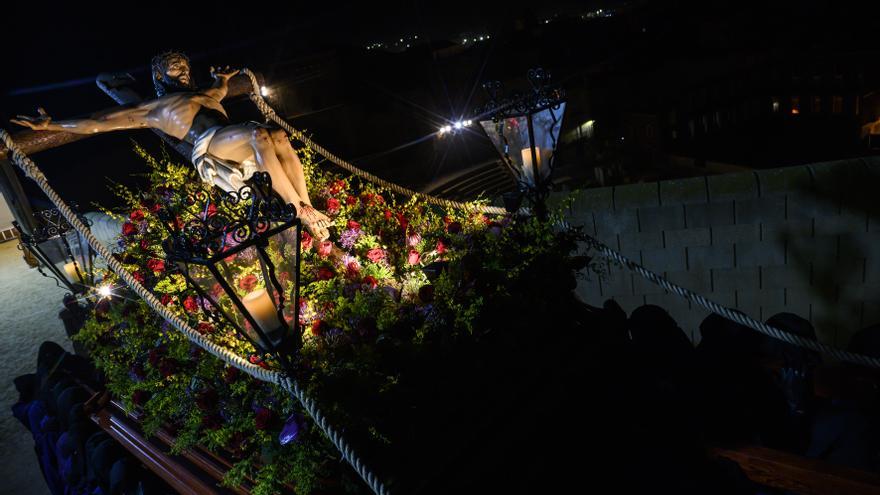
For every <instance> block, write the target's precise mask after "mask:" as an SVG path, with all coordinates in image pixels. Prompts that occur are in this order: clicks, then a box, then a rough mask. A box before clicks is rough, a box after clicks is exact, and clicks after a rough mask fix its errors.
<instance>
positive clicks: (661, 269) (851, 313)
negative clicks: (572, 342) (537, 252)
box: [569, 157, 880, 346]
mask: <svg viewBox="0 0 880 495" xmlns="http://www.w3.org/2000/svg"><path fill="white" fill-rule="evenodd" d="M878 186H880V157H869V158H862V159H853V160H845V161H837V162H826V163H816V164H811V165H803V166H798V167H789V168H780V169H769V170H758V171H753V172H742V173H734V174H725V175H715V176H708V177H697V178H689V179H681V180H668V181H661V182H653V183H641V184H632V185H624V186H617V187H608V188H599V189H589V190H585V191H581V192H579V193H578V195H577V196H576V198H575V201H574V203H573V204H572V206H571V209H570V211H569V221H570V222H571V223H573V224H576V225H583V226H584V227H585V229H586V231H587V232H588V233H590V234H591V235H593V236H595V237H596V238H598V239H599V240H600V241H602V242H604V243H605V244H607V245H609V246H610V247H612V248H613V249H616V250H618V251H620V252H621V253H623V254H624V255H625V256H627V257H629V258H630V259H633V260H635V261H637V262H639V263H641V264H642V265H643V266H645V267H646V268H648V269H650V270H652V271H655V272H657V273H660V274H662V275H664V276H666V277H667V278H669V279H670V280H672V281H673V282H676V283H678V284H679V285H682V286H684V287H686V288H688V289H691V290H693V291H695V292H698V293H701V294H703V295H705V296H707V297H708V298H710V299H713V300H714V301H716V302H718V303H721V304H724V305H726V306H728V307H731V308H736V309H739V310H741V311H743V312H745V313H747V314H748V315H750V316H752V317H754V318H756V319H760V320H762V321H763V320H766V319H767V318H769V317H770V316H772V315H774V314H776V313H779V312H783V311H786V312H791V313H795V314H798V315H800V316H803V317H804V318H808V319H809V320H810V321H811V322H812V323H813V325H814V326H815V327H816V331H817V333H818V335H819V337H820V339H821V340H822V341H823V342H825V343H828V344H832V345H836V346H846V345H847V343H848V341H849V337H850V336H851V335H852V333H854V332H855V331H857V330H858V329H860V328H863V327H865V326H868V325H872V324H877V323H880V187H878ZM578 292H579V293H580V295H581V296H582V297H583V298H584V299H585V300H586V301H587V302H588V303H590V304H593V305H597V306H598V305H601V304H602V302H603V301H604V300H606V299H615V300H616V301H618V302H619V303H620V304H621V305H622V306H623V308H624V309H625V310H627V311H632V310H633V309H635V308H636V307H638V306H640V305H642V304H657V305H660V306H663V307H664V308H666V309H667V310H668V311H669V312H670V313H671V314H672V316H673V317H674V318H675V319H676V320H677V321H678V323H679V325H680V326H681V327H682V329H684V330H685V332H686V333H688V334H689V335H691V338H692V339H693V340H694V341H695V342H696V341H699V336H700V334H699V324H700V322H701V321H702V320H703V318H705V317H706V316H707V314H708V312H707V311H705V310H703V309H702V308H698V307H693V306H692V305H690V304H689V303H688V302H687V301H685V300H683V299H681V298H679V297H677V296H675V295H672V294H667V293H666V292H665V291H664V290H663V289H661V288H659V287H657V286H655V285H653V284H651V283H650V282H647V281H646V280H644V279H643V278H642V277H640V276H638V275H635V274H633V273H631V272H630V271H628V270H626V269H624V268H622V267H615V266H612V267H610V269H609V271H608V273H606V274H605V275H604V276H602V277H597V276H595V275H591V276H590V279H589V280H585V281H581V283H580V285H579V286H578Z"/></svg>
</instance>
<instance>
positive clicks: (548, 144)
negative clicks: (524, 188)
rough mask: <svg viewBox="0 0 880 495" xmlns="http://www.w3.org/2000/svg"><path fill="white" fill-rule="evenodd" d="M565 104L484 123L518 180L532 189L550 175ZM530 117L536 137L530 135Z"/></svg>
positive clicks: (490, 137)
mask: <svg viewBox="0 0 880 495" xmlns="http://www.w3.org/2000/svg"><path fill="white" fill-rule="evenodd" d="M564 113H565V102H560V103H559V104H558V106H556V107H551V108H545V109H543V110H540V111H537V112H534V113H532V114H527V115H519V116H514V117H507V118H503V119H500V120H498V121H497V122H495V121H492V120H485V121H481V122H480V125H482V126H483V129H484V130H485V131H486V134H487V135H488V136H489V140H490V141H492V144H493V145H494V146H495V148H496V149H497V150H498V152H499V153H500V154H501V155H502V156H505V157H507V159H508V160H509V161H510V163H511V165H513V167H514V169H515V170H516V174H517V175H518V177H517V178H518V179H520V180H522V181H523V182H525V183H526V184H527V185H529V186H530V187H534V186H536V184H537V182H539V181H541V180H544V179H546V178H547V177H549V175H550V159H551V157H552V156H553V153H554V152H555V150H556V144H557V140H558V139H559V131H560V129H561V128H562V115H563V114H564ZM529 117H531V120H532V131H533V132H532V135H531V136H530V135H529ZM532 146H534V148H535V155H534V156H535V158H537V163H536V164H534V165H535V166H533V163H532V162H533V155H532Z"/></svg>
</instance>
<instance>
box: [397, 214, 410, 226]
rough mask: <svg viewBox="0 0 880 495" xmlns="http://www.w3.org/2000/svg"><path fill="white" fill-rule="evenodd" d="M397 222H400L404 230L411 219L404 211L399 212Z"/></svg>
mask: <svg viewBox="0 0 880 495" xmlns="http://www.w3.org/2000/svg"><path fill="white" fill-rule="evenodd" d="M397 222H398V223H399V224H400V228H401V229H402V230H406V227H407V226H408V225H409V220H407V219H406V217H405V216H403V213H398V214H397Z"/></svg>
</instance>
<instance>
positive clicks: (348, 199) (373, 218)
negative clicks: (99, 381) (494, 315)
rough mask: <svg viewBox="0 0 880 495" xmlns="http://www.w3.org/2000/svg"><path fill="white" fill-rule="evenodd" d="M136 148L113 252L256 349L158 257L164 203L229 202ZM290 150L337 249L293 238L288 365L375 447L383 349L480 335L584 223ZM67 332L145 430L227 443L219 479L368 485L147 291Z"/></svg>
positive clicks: (390, 435) (389, 373) (392, 439)
mask: <svg viewBox="0 0 880 495" xmlns="http://www.w3.org/2000/svg"><path fill="white" fill-rule="evenodd" d="M135 151H136V152H137V154H138V155H140V156H141V157H142V158H143V159H144V160H145V161H146V163H147V165H148V167H149V179H150V182H151V184H152V187H151V188H150V189H149V190H148V191H139V192H135V191H130V190H127V189H125V188H122V187H119V186H114V187H113V188H112V189H113V192H114V193H116V194H117V195H118V196H119V197H120V198H122V199H123V200H124V201H125V203H126V204H127V211H125V215H124V216H123V215H122V213H114V214H115V215H116V216H117V217H119V218H125V219H126V227H124V231H123V232H124V233H123V235H121V236H120V248H121V249H120V251H119V253H118V254H117V257H118V259H119V260H120V261H121V262H122V263H123V264H124V265H125V267H126V269H128V270H130V271H131V272H132V273H134V274H135V276H136V277H137V278H138V279H139V280H141V281H142V283H143V284H144V285H145V286H146V287H148V288H149V289H150V290H152V291H153V293H154V294H155V295H156V296H157V297H158V298H159V299H161V300H162V301H163V304H165V305H166V307H168V308H169V309H171V310H173V311H176V312H177V314H178V315H179V316H180V317H181V318H183V319H185V320H186V321H188V322H189V324H190V325H191V326H192V327H193V328H196V329H198V330H199V331H202V332H204V333H205V335H206V336H207V337H209V338H210V339H212V340H213V341H214V342H216V343H217V344H219V345H221V346H224V347H225V348H227V349H229V350H231V351H233V352H236V353H238V354H241V355H243V356H250V357H252V358H254V359H258V358H257V356H255V355H254V352H255V351H254V348H253V346H252V345H251V344H249V343H248V342H247V341H246V340H245V339H243V338H241V337H240V336H239V335H237V334H236V333H235V332H234V330H233V329H232V328H229V327H225V326H221V325H219V324H218V323H217V322H215V321H211V320H209V319H207V318H206V317H205V316H204V315H203V314H202V312H201V311H200V310H198V309H197V308H196V307H194V306H193V304H194V303H193V300H194V299H193V298H194V297H195V294H194V292H193V291H192V290H191V289H190V288H188V287H187V284H186V282H185V280H184V278H183V277H182V276H181V275H179V274H177V273H171V272H170V271H169V267H166V266H165V265H164V263H162V262H161V261H162V260H163V259H164V257H163V250H162V247H161V242H162V240H163V238H164V236H165V232H166V230H165V228H164V227H163V225H162V223H161V221H160V219H159V216H158V213H159V212H160V211H162V210H164V211H166V212H171V213H173V215H176V217H177V218H178V219H179V221H180V222H182V223H186V222H187V221H189V220H191V219H193V218H195V217H197V216H199V215H212V214H227V213H230V214H231V213H234V212H231V211H223V210H222V209H223V208H225V206H223V205H219V204H217V205H215V206H216V208H217V211H216V212H215V213H212V211H213V210H210V211H209V210H208V209H199V210H195V209H194V208H193V204H194V202H193V201H192V198H202V199H204V198H211V195H212V194H214V192H212V191H208V190H205V189H204V185H203V184H202V183H201V182H200V181H199V180H198V179H197V176H196V174H195V173H194V172H193V170H192V167H191V166H189V165H180V164H177V163H174V162H172V161H170V160H169V158H168V157H163V158H161V159H156V158H154V157H152V156H150V155H148V154H147V153H146V152H145V151H144V150H143V149H142V148H140V147H136V150H135ZM298 154H299V156H300V159H301V161H302V163H303V165H304V169H305V171H306V177H307V182H308V184H309V188H310V196H311V198H312V201H313V204H314V205H315V207H317V208H319V209H321V210H324V211H327V212H328V215H329V216H330V217H331V219H332V220H333V225H334V228H333V229H332V231H333V236H332V240H333V242H334V243H335V245H337V246H339V247H341V248H342V250H343V255H342V256H331V255H328V254H327V252H326V249H323V248H322V246H320V244H319V243H318V242H317V241H315V240H313V239H311V237H310V236H308V235H305V236H304V239H303V242H302V243H301V246H299V248H300V250H301V254H302V263H301V272H300V275H301V279H302V290H301V300H300V301H299V303H300V308H301V313H300V324H301V325H302V328H303V338H304V347H303V349H302V350H301V354H300V356H299V361H298V363H299V365H300V371H299V373H300V374H299V376H297V378H298V379H299V380H300V382H301V383H302V384H304V386H305V388H306V390H307V392H308V393H309V394H310V395H311V396H313V397H316V398H318V400H319V402H320V403H321V407H322V409H323V410H324V411H325V413H326V414H327V415H328V417H329V418H330V420H331V422H332V423H333V424H335V425H337V427H339V428H340V429H341V430H343V431H346V432H349V433H351V434H354V435H355V436H357V437H358V438H362V440H363V441H364V442H365V443H364V445H375V446H377V447H375V448H376V449H378V450H376V452H380V451H382V449H386V448H388V449H393V448H394V447H395V445H396V444H397V443H398V442H399V441H400V440H399V439H400V432H399V425H389V424H388V422H387V421H383V420H382V413H381V411H383V410H394V409H395V408H397V407H398V404H397V402H396V401H400V400H401V397H403V396H404V392H405V390H404V389H403V388H402V387H403V383H405V382H406V381H407V380H406V378H407V373H408V371H407V369H406V367H400V368H397V367H395V366H394V365H392V364H391V363H392V361H393V360H392V361H389V360H388V355H389V354H388V353H389V352H393V353H397V355H399V356H409V357H408V358H407V359H418V358H417V357H416V356H418V355H419V354H418V353H419V352H429V351H430V349H431V347H430V345H429V344H430V343H432V342H437V341H448V342H459V343H461V342H472V343H473V342H480V340H481V339H482V338H483V336H484V335H487V334H488V333H489V332H491V331H493V330H495V329H496V328H495V327H496V326H498V325H497V324H495V323H492V322H491V321H490V318H488V317H487V314H491V311H489V310H490V309H491V310H492V311H496V309H497V308H498V307H503V304H504V302H505V301H510V300H512V299H513V298H514V297H522V295H523V294H528V293H529V292H530V291H534V292H538V291H541V290H542V287H540V286H539V285H540V284H539V283H538V282H537V279H536V278H534V277H535V270H536V269H537V270H544V271H545V272H547V273H551V275H553V274H554V273H555V272H553V270H558V271H559V274H560V277H562V279H565V280H568V277H571V276H572V273H573V270H575V269H578V268H580V267H581V266H577V265H578V264H577V262H575V261H572V260H574V258H571V256H570V255H571V253H573V252H574V251H576V248H577V243H578V241H579V239H580V237H579V234H578V232H577V231H576V230H572V229H561V230H560V229H557V228H556V227H554V226H553V225H554V224H555V223H556V222H555V221H551V222H547V223H542V222H538V221H537V220H534V219H514V218H509V217H502V218H496V219H490V218H488V217H487V216H485V215H483V214H482V213H479V212H478V211H477V209H476V207H475V206H473V205H472V206H469V207H467V208H465V209H463V210H459V211H449V212H445V213H444V212H442V211H440V210H439V209H437V208H435V207H432V206H429V205H427V204H425V203H424V202H422V201H420V200H419V198H417V197H416V198H408V199H406V200H404V201H401V200H400V199H398V198H395V197H394V196H392V195H390V194H388V193H387V192H386V191H383V190H381V189H378V188H376V187H375V186H373V185H371V184H362V183H360V181H358V180H357V179H348V178H343V177H340V176H338V175H336V174H333V173H330V172H327V171H324V170H322V169H319V168H317V167H316V166H315V165H314V162H313V160H312V158H313V156H312V154H311V153H310V152H309V151H308V150H304V149H303V150H298ZM195 204H201V203H199V202H195ZM212 204H213V203H212ZM241 207H243V206H241ZM294 248H295V247H294ZM291 254H292V252H283V251H281V250H275V251H270V255H271V256H272V257H273V262H275V263H286V262H289V260H290V259H291ZM435 262H439V263H441V264H442V265H443V266H444V268H443V270H442V272H441V273H440V274H439V275H438V276H437V277H435V278H433V280H429V278H428V277H427V276H426V274H425V272H424V271H423V268H424V267H425V266H427V265H429V264H432V263H435ZM229 264H230V265H231V266H234V268H235V270H236V271H235V273H236V277H239V278H238V279H237V280H241V279H242V278H243V277H247V276H248V275H254V276H257V277H258V282H257V284H258V286H259V284H264V283H265V281H263V280H261V278H262V276H261V274H259V273H258V271H257V269H256V268H255V265H254V264H253V263H251V264H248V262H247V260H246V259H245V258H244V257H242V256H241V255H239V256H238V257H236V258H235V259H233V260H231V261H229ZM560 266H562V268H560ZM113 277H114V276H113V275H112V274H108V275H107V279H108V280H111V281H112V280H113ZM285 283H292V282H290V281H289V280H288V281H285ZM531 284H533V285H531ZM243 293H244V292H242V294H243ZM227 309H230V310H231V307H229V308H227ZM77 339H79V340H80V341H81V342H82V343H84V344H85V345H86V346H87V347H88V348H89V349H90V350H91V352H92V356H93V357H94V359H95V362H96V364H97V366H98V367H99V368H100V369H101V370H102V371H103V372H104V373H105V375H106V377H107V386H108V388H109V390H110V391H111V392H112V393H113V394H114V395H115V396H117V397H119V398H120V399H121V400H122V401H123V403H124V404H125V405H126V407H127V408H129V409H130V410H138V411H139V412H140V413H141V414H142V421H143V426H144V429H145V430H146V432H147V433H148V434H153V433H155V432H156V431H157V430H158V429H160V428H169V429H170V430H172V431H173V432H174V433H175V435H176V439H177V441H176V444H175V445H174V451H176V452H179V451H182V450H184V449H187V448H191V447H193V446H196V445H199V446H201V447H204V448H208V449H210V450H214V451H223V452H225V453H226V454H227V455H229V456H231V457H232V458H234V459H236V460H237V462H236V463H235V465H234V466H233V468H232V469H231V470H230V471H229V472H228V473H227V474H226V478H225V479H224V484H226V485H227V486H236V485H239V484H241V483H243V482H244V481H245V480H250V482H251V483H253V485H254V487H253V490H252V493H254V494H271V493H277V492H279V491H280V490H281V489H282V486H283V485H285V484H290V485H292V486H293V487H294V488H295V490H296V492H297V493H299V494H307V493H311V492H312V491H315V490H326V489H328V487H331V488H332V489H334V490H339V489H345V490H349V491H362V490H364V489H365V487H364V486H363V484H362V483H361V482H360V481H358V480H357V478H356V474H354V473H353V472H352V471H351V470H350V469H348V468H347V467H346V466H344V465H342V464H341V461H340V460H339V455H338V453H336V452H335V450H334V447H333V446H332V445H331V444H330V442H329V440H328V439H326V438H325V437H324V436H323V434H321V433H320V432H319V431H318V430H317V427H316V426H315V425H314V423H312V422H311V420H310V419H309V418H308V417H307V415H306V414H305V412H304V411H302V410H301V408H300V407H299V405H298V404H297V403H295V402H294V400H293V399H292V398H291V397H289V396H287V395H286V394H285V393H284V392H283V391H282V390H280V389H278V388H277V387H275V386H273V385H270V384H265V383H260V382H257V381H255V380H253V379H251V378H250V377H248V376H246V375H244V374H243V373H237V372H236V370H230V369H229V368H227V367H226V365H225V364H224V363H222V362H221V361H220V360H218V359H216V358H214V357H213V356H211V355H209V354H207V353H205V352H203V351H202V350H200V349H198V348H196V347H195V346H194V345H192V344H190V343H189V342H188V341H187V340H186V338H185V337H183V335H182V334H180V333H179V332H176V331H175V330H174V329H173V328H172V327H170V326H169V325H168V324H167V323H164V322H163V321H161V320H160V319H159V318H158V317H157V316H156V315H155V314H153V313H152V311H151V310H150V309H149V308H148V307H147V306H146V304H145V303H143V302H142V301H139V300H125V299H114V300H112V301H102V302H101V303H99V304H98V305H97V306H96V309H95V312H94V314H93V315H92V317H91V318H90V319H89V320H88V321H87V323H86V325H85V327H84V328H83V330H82V331H81V332H80V334H79V335H78V336H77ZM457 345H459V344H457ZM262 357H263V358H265V359H266V360H265V361H264V365H265V366H273V365H274V363H273V361H272V359H271V356H262ZM395 359H396V358H395ZM361 406H363V407H361ZM290 417H295V418H298V419H297V420H296V421H298V422H299V423H300V426H301V428H300V434H299V436H298V437H297V439H296V441H295V442H292V443H290V444H288V445H285V446H282V445H280V444H279V442H278V440H277V438H278V433H279V430H280V428H281V426H282V424H283V422H284V420H285V419H286V418H290Z"/></svg>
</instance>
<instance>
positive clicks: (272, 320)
mask: <svg viewBox="0 0 880 495" xmlns="http://www.w3.org/2000/svg"><path fill="white" fill-rule="evenodd" d="M249 182H250V184H249V185H247V186H245V187H243V188H242V189H240V190H239V191H238V192H223V191H221V190H220V189H218V188H215V189H214V190H213V191H212V192H211V193H204V194H203V195H201V196H200V197H196V198H189V199H188V203H190V205H191V206H193V207H194V208H197V210H198V211H199V212H200V213H199V214H196V215H193V218H192V219H191V220H189V221H187V222H185V223H183V224H181V222H180V221H179V220H178V219H177V217H176V215H174V214H173V213H170V212H163V213H160V218H161V219H162V220H163V223H164V224H165V226H166V228H167V229H168V231H169V232H170V235H169V237H167V238H166V239H165V241H164V242H163V248H164V250H165V253H166V260H167V261H168V262H169V264H171V265H172V266H173V265H176V266H177V268H178V269H179V270H180V273H181V274H182V275H183V276H184V278H185V279H186V281H187V285H188V286H189V287H190V288H191V289H193V290H194V291H195V292H196V294H197V295H198V297H197V298H196V299H197V301H198V303H199V307H200V308H201V310H202V311H203V313H204V314H205V315H206V316H207V317H208V318H209V319H210V320H211V321H212V322H215V323H218V324H220V325H231V326H232V327H233V328H234V329H235V330H236V332H237V333H238V334H239V335H241V336H242V337H244V338H246V339H247V340H249V341H250V342H251V343H252V344H253V345H254V347H255V348H256V349H257V350H258V351H259V352H261V353H273V354H275V356H276V358H277V359H278V360H279V361H280V362H281V364H282V365H283V366H284V367H285V369H290V365H291V364H292V363H291V361H290V360H291V357H292V355H293V354H294V353H295V352H296V351H297V350H298V349H299V348H300V346H301V345H302V336H301V334H300V330H299V265H300V256H299V254H300V253H299V246H300V237H301V234H302V224H301V223H300V221H299V219H298V218H297V215H296V209H295V208H294V207H293V205H290V204H285V203H284V202H283V201H282V200H281V199H280V198H278V197H277V196H276V195H273V193H272V182H271V179H270V178H269V174H267V173H265V172H257V173H255V174H254V175H253V177H252V178H251V179H250V181H249ZM212 206H213V207H212ZM218 206H219V208H218Z"/></svg>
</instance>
